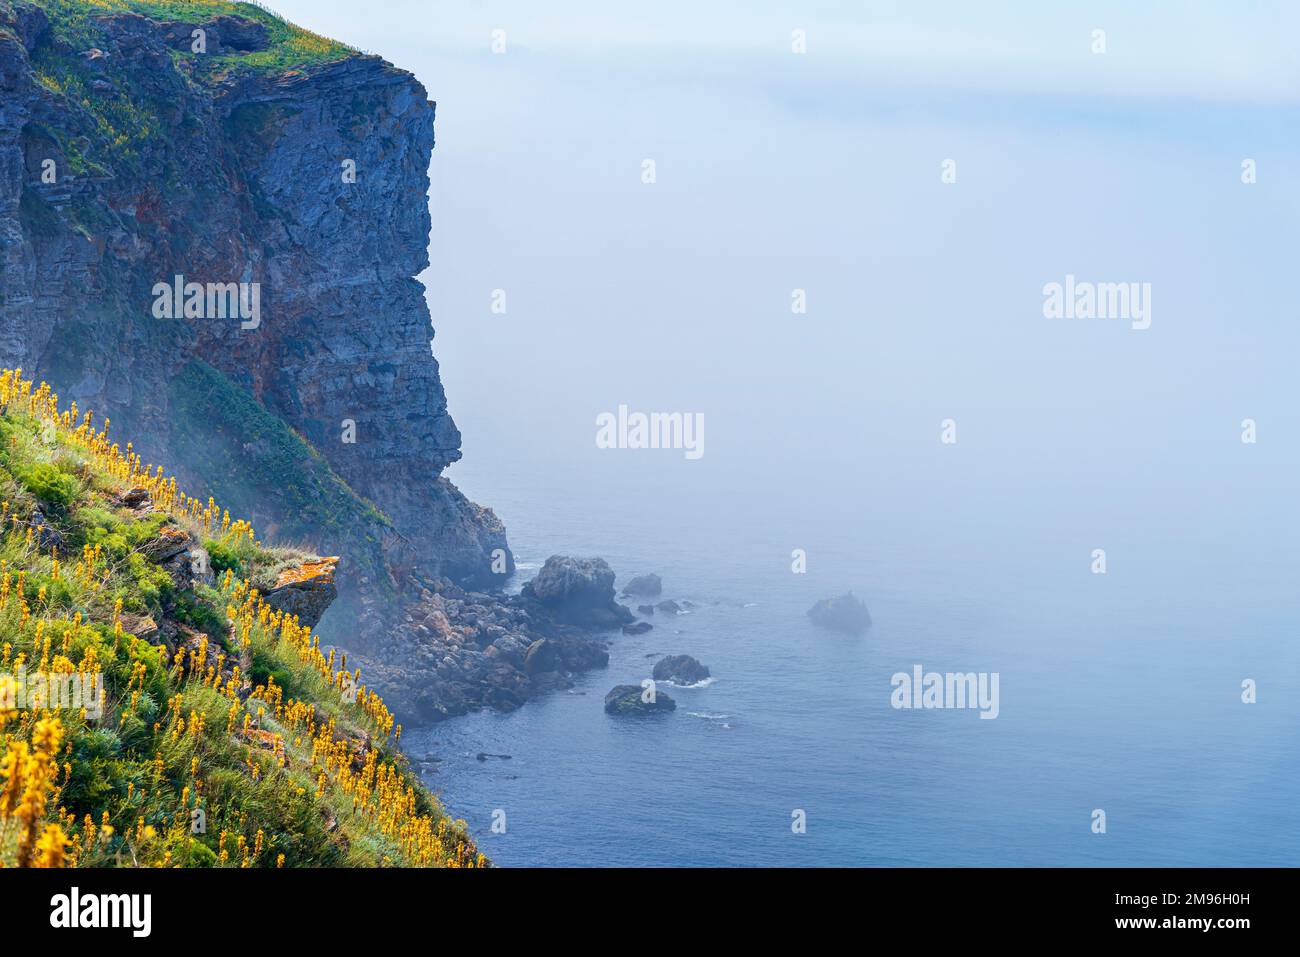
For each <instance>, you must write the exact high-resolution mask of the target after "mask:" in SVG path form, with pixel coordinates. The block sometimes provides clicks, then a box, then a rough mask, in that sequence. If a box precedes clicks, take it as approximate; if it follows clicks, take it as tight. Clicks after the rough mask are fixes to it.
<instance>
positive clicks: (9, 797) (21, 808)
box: [0, 718, 70, 867]
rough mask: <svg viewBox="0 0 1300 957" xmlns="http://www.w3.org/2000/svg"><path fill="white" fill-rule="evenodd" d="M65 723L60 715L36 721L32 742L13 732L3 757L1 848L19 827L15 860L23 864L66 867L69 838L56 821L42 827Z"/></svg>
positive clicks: (0, 774) (0, 761)
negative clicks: (23, 739) (21, 738)
mask: <svg viewBox="0 0 1300 957" xmlns="http://www.w3.org/2000/svg"><path fill="white" fill-rule="evenodd" d="M62 740H63V725H62V724H61V723H60V722H59V720H58V719H57V718H50V719H45V720H42V721H38V722H37V723H36V726H35V728H34V729H33V731H32V741H31V745H30V746H29V745H28V744H27V742H26V741H22V740H18V739H16V738H13V737H10V738H8V740H7V741H6V743H5V754H4V758H3V759H0V847H2V846H4V845H5V843H6V842H7V841H9V840H10V839H11V835H10V830H11V829H14V830H16V835H14V836H13V838H12V839H14V840H15V841H16V850H15V855H14V856H15V860H16V862H17V864H18V866H19V867H31V866H35V867H62V866H63V863H64V851H65V849H66V848H67V846H68V844H69V843H70V842H69V841H68V839H67V838H66V837H65V836H64V834H63V829H62V828H60V827H59V825H58V824H49V825H47V826H46V827H45V829H44V831H43V832H42V831H41V824H42V822H43V821H44V819H45V810H46V806H47V804H48V802H49V800H50V792H51V791H52V790H53V788H54V786H55V778H56V776H57V774H58V770H59V765H58V753H59V743H60V742H61V741H62Z"/></svg>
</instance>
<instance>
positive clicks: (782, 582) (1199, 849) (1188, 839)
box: [403, 453, 1300, 867]
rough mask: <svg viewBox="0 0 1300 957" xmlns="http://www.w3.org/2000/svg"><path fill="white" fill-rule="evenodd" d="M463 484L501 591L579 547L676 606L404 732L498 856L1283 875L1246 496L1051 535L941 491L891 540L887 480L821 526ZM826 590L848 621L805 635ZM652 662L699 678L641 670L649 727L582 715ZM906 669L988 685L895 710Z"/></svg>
mask: <svg viewBox="0 0 1300 957" xmlns="http://www.w3.org/2000/svg"><path fill="white" fill-rule="evenodd" d="M611 454H613V453H611ZM647 454H652V453H647ZM1242 481H1243V482H1244V483H1245V484H1246V485H1247V486H1249V485H1250V482H1249V480H1246V479H1242ZM472 485H473V491H474V494H475V495H476V496H477V497H478V498H480V499H481V500H484V501H490V502H491V503H492V504H493V505H494V507H495V508H496V509H497V511H498V513H499V514H501V515H502V516H503V518H504V519H505V520H506V521H507V524H508V527H509V528H510V530H511V535H512V544H513V548H514V550H515V552H516V557H517V558H518V560H519V565H520V571H519V573H518V576H517V579H518V581H517V583H516V587H517V584H518V582H522V581H523V580H526V579H527V578H529V577H531V576H532V575H533V574H535V573H536V569H537V568H538V567H539V566H540V564H541V563H542V562H543V561H545V559H546V557H547V556H548V555H549V554H552V553H553V552H555V551H557V550H558V551H563V552H566V553H571V554H584V555H586V554H590V555H600V556H603V557H604V558H606V559H607V560H608V561H609V562H610V564H611V565H612V567H613V568H614V569H615V570H616V572H617V573H618V575H619V580H620V581H626V580H627V579H628V578H630V577H631V576H632V575H637V574H644V573H647V572H656V573H658V574H660V575H661V576H662V578H663V581H664V594H663V597H664V598H672V599H675V600H678V601H680V600H681V599H688V600H689V601H690V602H691V607H690V610H689V613H687V614H682V615H677V616H670V617H665V616H664V615H663V614H656V615H655V616H654V617H652V618H650V619H648V620H650V621H652V622H653V624H654V629H653V630H652V631H650V632H648V633H646V634H643V635H638V636H635V637H631V636H624V635H621V634H619V635H613V636H611V638H610V662H609V667H608V668H607V669H600V670H596V671H592V672H588V673H586V674H581V675H578V676H577V677H576V678H575V684H574V687H573V688H572V689H571V690H569V691H567V692H563V691H561V692H557V693H553V694H549V695H546V696H543V697H540V698H538V699H536V700H533V701H530V702H528V703H527V704H526V705H525V706H523V707H522V708H520V709H519V710H518V711H515V712H513V713H510V714H499V713H492V712H486V713H480V714H474V715H470V716H466V717H462V718H457V719H453V720H450V721H447V722H445V723H443V724H440V725H437V726H434V727H433V728H431V729H425V730H421V731H418V732H414V733H411V734H409V735H408V736H407V737H406V738H404V740H403V744H404V746H405V748H406V750H407V751H408V753H410V754H411V755H413V756H416V757H420V758H425V757H428V758H436V759H437V760H436V762H435V763H433V764H431V765H429V767H430V768H434V769H436V770H430V771H429V772H427V773H426V775H425V781H426V783H427V784H428V785H429V787H430V788H432V789H433V790H434V791H435V792H436V793H437V794H438V795H439V796H440V798H441V800H442V801H443V802H444V804H445V806H446V807H447V809H448V810H449V811H450V812H451V813H452V814H453V815H454V816H457V817H460V818H463V819H464V820H465V821H466V822H468V824H469V827H470V829H471V831H472V833H473V834H474V836H475V838H476V840H477V841H478V842H479V845H480V847H481V848H482V850H484V851H485V852H486V853H487V854H488V855H489V856H490V857H491V858H492V860H493V861H495V862H496V863H497V864H499V865H502V866H519V867H526V866H583V867H587V866H595V867H601V866H629V867H669V866H681V865H695V866H734V865H739V866H812V865H823V866H872V867H876V866H879V867H889V866H971V865H988V866H1017V865H1031V866H1032V865H1068V866H1100V865H1118V866H1137V865H1147V866H1153V865H1168V866H1183V865H1210V866H1227V865H1241V866H1256V865H1294V864H1295V863H1296V862H1297V860H1300V818H1298V817H1297V816H1296V814H1295V810H1294V809H1295V806H1296V799H1297V796H1298V795H1297V782H1298V781H1300V749H1297V747H1296V741H1297V732H1300V647H1298V645H1297V637H1298V636H1297V629H1296V627H1295V623H1296V621H1297V617H1296V614H1297V608H1296V600H1295V597H1294V588H1293V587H1292V583H1291V580H1290V579H1291V570H1292V569H1293V568H1294V559H1293V557H1292V556H1291V555H1290V554H1289V540H1288V539H1287V538H1286V537H1285V536H1280V535H1279V536H1278V537H1277V538H1276V539H1274V540H1271V541H1272V545H1269V544H1268V542H1269V541H1270V540H1269V539H1267V537H1265V538H1264V539H1261V538H1260V536H1259V535H1258V533H1257V531H1253V530H1252V531H1250V532H1249V533H1248V534H1246V536H1245V539H1246V540H1244V541H1242V543H1241V547H1240V548H1234V547H1233V541H1234V535H1233V533H1232V529H1234V528H1236V529H1238V534H1237V535H1236V536H1235V538H1236V539H1241V538H1242V534H1241V532H1240V529H1242V528H1247V529H1255V527H1256V526H1255V524H1254V523H1255V520H1256V519H1258V520H1260V521H1267V518H1268V516H1267V508H1266V507H1265V506H1264V505H1262V504H1259V505H1252V504H1251V503H1250V502H1249V500H1248V499H1249V496H1247V501H1245V502H1243V501H1242V499H1241V497H1239V496H1234V495H1231V494H1228V493H1227V492H1225V493H1224V494H1225V501H1224V504H1225V510H1224V511H1223V512H1219V513H1217V514H1218V518H1217V519H1216V518H1215V517H1214V513H1215V510H1214V509H1213V508H1209V507H1206V505H1205V503H1204V501H1203V499H1201V498H1200V497H1199V496H1197V497H1196V498H1195V502H1197V503H1198V504H1188V505H1187V506H1186V507H1185V508H1180V507H1178V506H1169V507H1167V508H1166V509H1165V510H1164V511H1163V512H1162V511H1161V509H1160V507H1159V504H1158V501H1157V500H1158V499H1159V498H1160V496H1159V494H1158V492H1156V493H1155V495H1154V498H1153V499H1151V500H1147V496H1144V495H1138V496H1136V501H1135V502H1134V505H1133V509H1132V512H1131V513H1130V514H1111V515H1108V516H1106V517H1105V518H1100V517H1099V516H1097V515H1092V514H1080V515H1078V516H1075V517H1074V518H1073V519H1071V517H1069V516H1061V515H1053V516H1045V515H1042V514H1037V513H1035V512H1034V511H1033V510H1032V509H1029V510H1027V509H1025V508H1024V507H1022V506H1021V505H1018V503H1017V501H1016V498H1017V495H1016V493H1017V488H1016V486H1015V485H1014V483H1013V484H1012V485H1011V486H1009V487H1008V488H1006V492H1007V497H1006V498H1005V499H1003V500H1002V504H1001V506H1000V507H999V506H997V505H993V504H992V503H993V501H994V499H993V498H992V497H991V496H979V497H978V498H977V504H978V508H976V509H974V510H973V512H972V513H971V514H966V513H964V512H963V506H962V503H961V502H960V501H956V502H951V503H950V504H948V505H944V504H942V503H938V504H936V505H935V506H934V508H933V511H935V512H937V515H934V516H932V519H933V520H931V521H928V522H921V523H918V521H917V519H916V517H915V516H916V514H917V511H916V509H915V508H911V509H909V508H907V507H905V499H906V496H905V494H903V493H901V492H900V493H899V501H898V502H890V501H889V500H888V498H886V500H884V501H881V502H879V503H877V504H876V505H875V506H874V507H872V506H870V505H868V506H867V507H866V508H865V509H864V512H865V514H839V515H835V516H820V515H818V514H816V513H815V510H814V511H812V512H810V511H809V507H811V505H812V504H813V503H809V504H808V506H806V507H801V506H800V503H799V502H797V501H787V502H781V501H774V500H773V499H772V497H770V496H769V495H765V494H753V495H747V494H745V493H744V492H742V491H739V490H738V489H736V488H731V489H728V490H719V492H718V494H716V495H714V496H708V495H703V496H698V497H694V498H692V497H691V496H686V495H682V494H677V493H674V492H673V491H672V490H668V491H665V488H664V487H663V485H661V484H658V483H655V482H646V483H645V485H644V486H643V487H642V488H640V489H637V490H633V491H632V494H630V495H629V494H627V492H628V490H627V489H622V490H620V493H619V494H605V495H599V494H586V493H582V494H579V493H577V492H575V490H574V486H572V485H566V486H559V485H557V486H554V487H551V486H547V485H546V484H545V483H541V484H538V483H534V482H511V481H510V480H509V479H508V478H506V477H500V476H498V477H497V478H495V479H494V478H493V476H492V475H491V473H488V472H478V473H475V474H474V476H473V483H472ZM1062 497H1063V498H1068V496H1062ZM941 498H942V497H941ZM1233 502H1236V503H1237V504H1236V505H1235V506H1233V505H1232V503H1233ZM1084 511H1085V512H1086V510H1084ZM1256 512H1258V513H1259V514H1256ZM1098 526H1100V528H1099V527H1098ZM1099 537H1100V538H1104V539H1105V541H1106V546H1107V547H1106V549H1105V551H1106V558H1107V565H1106V570H1105V572H1104V573H1099V572H1097V571H1096V568H1097V563H1096V558H1095V555H1094V549H1093V547H1092V546H1093V545H1095V544H1097V541H1096V540H1097V539H1098V538H1099ZM557 546H562V547H557ZM795 548H802V549H803V550H804V552H805V554H806V556H807V569H806V571H804V572H802V573H800V572H796V571H795V570H793V569H794V567H795V560H794V558H792V552H793V550H794V549H795ZM849 589H852V591H853V592H854V593H855V594H856V595H857V596H859V597H860V598H862V599H863V600H864V601H865V602H866V603H867V605H868V607H869V609H870V612H871V615H872V617H873V625H872V627H871V628H870V629H869V630H868V631H867V632H865V633H864V634H862V635H860V636H849V635H844V634H838V633H835V632H831V631H826V630H823V629H820V628H817V627H815V626H814V625H813V624H812V623H811V622H810V621H809V619H808V617H807V614H806V613H807V610H808V608H809V607H810V606H812V604H813V603H814V602H815V601H817V600H818V599H820V598H823V597H828V596H831V595H835V594H840V593H842V592H844V591H846V590H849ZM667 654H690V655H693V656H695V657H696V658H698V659H699V660H700V661H702V662H703V663H705V664H706V665H708V666H709V668H710V669H711V672H712V679H711V680H709V681H708V682H706V683H704V684H702V685H701V686H698V687H684V688H677V687H671V686H667V687H665V686H662V685H661V686H660V690H661V691H667V693H668V694H670V695H671V696H672V697H673V699H674V700H675V701H676V703H677V709H676V711H675V712H673V713H671V714H667V715H658V716H652V717H646V718H627V717H613V716H610V715H607V714H606V713H605V712H604V710H603V707H602V705H603V696H604V694H605V693H606V692H607V691H608V690H609V689H610V688H611V687H613V686H614V685H616V684H623V683H634V684H635V683H639V682H640V681H641V680H642V679H643V678H646V677H648V676H649V674H650V670H651V668H652V667H653V664H654V662H655V661H656V660H657V658H658V657H659V656H662V655H667ZM918 665H919V666H921V667H922V668H924V669H925V671H931V670H933V671H937V672H940V673H945V672H949V671H952V672H963V673H964V672H976V673H985V674H992V673H997V674H998V676H999V678H998V681H999V684H998V687H999V702H998V714H997V716H996V718H992V719H988V718H981V717H980V714H979V711H978V710H972V709H969V708H967V709H957V708H951V709H937V708H932V709H910V710H909V709H902V708H895V707H894V706H893V704H892V703H891V695H892V693H893V690H894V684H893V683H892V678H893V676H894V675H895V674H897V673H900V672H902V673H908V674H910V673H911V672H912V671H913V668H914V667H915V666H918ZM1246 682H1252V683H1253V687H1254V689H1255V695H1254V702H1253V703H1247V701H1246V700H1244V698H1243V696H1244V697H1245V698H1249V697H1250V695H1249V694H1247V693H1246V685H1245V684H1244V683H1246ZM480 753H484V754H485V755H490V756H488V757H486V758H485V759H480V758H479V754H480ZM505 756H508V757H505ZM1098 812H1102V814H1103V815H1104V817H1102V816H1099V815H1098ZM1103 822H1104V829H1102V827H1101V824H1102V823H1103Z"/></svg>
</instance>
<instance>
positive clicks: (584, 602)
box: [521, 555, 632, 628]
mask: <svg viewBox="0 0 1300 957" xmlns="http://www.w3.org/2000/svg"><path fill="white" fill-rule="evenodd" d="M521 594H523V595H524V597H525V598H527V599H531V600H533V601H536V602H538V603H540V604H541V605H542V606H543V607H544V608H545V609H546V610H547V611H548V612H549V613H550V614H552V615H553V616H555V617H556V618H558V619H559V620H561V621H567V622H570V623H572V624H576V625H583V626H585V627H589V628H617V627H620V626H622V625H625V624H627V623H628V622H630V621H632V613H631V612H630V611H628V610H627V609H626V608H624V607H623V606H622V605H620V604H619V603H618V602H616V601H615V600H614V571H613V569H611V568H610V567H609V564H608V563H607V562H606V561H605V560H604V559H603V558H571V557H569V556H565V555H552V556H551V557H550V558H548V559H547V560H546V564H545V565H543V566H542V570H541V571H539V572H538V573H537V577H536V578H534V579H533V580H532V581H530V582H528V583H527V584H525V585H524V587H523V589H522V592H521Z"/></svg>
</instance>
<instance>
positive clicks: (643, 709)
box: [605, 685, 677, 715]
mask: <svg viewBox="0 0 1300 957" xmlns="http://www.w3.org/2000/svg"><path fill="white" fill-rule="evenodd" d="M644 693H645V690H644V689H643V688H642V687H641V686H640V685H617V686H616V687H614V688H612V689H611V690H610V692H609V694H607V695H605V713H606V714H618V715H625V714H640V715H645V714H660V713H663V712H667V711H675V710H677V702H676V701H674V700H673V699H672V698H670V697H669V696H668V695H666V694H664V693H663V692H662V691H656V692H655V695H654V700H652V701H643V700H642V695H643V694H644Z"/></svg>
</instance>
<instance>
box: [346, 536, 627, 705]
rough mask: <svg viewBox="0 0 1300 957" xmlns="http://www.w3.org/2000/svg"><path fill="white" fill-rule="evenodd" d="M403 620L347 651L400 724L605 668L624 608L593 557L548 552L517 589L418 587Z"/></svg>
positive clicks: (524, 697) (551, 686)
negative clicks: (358, 650) (372, 642)
mask: <svg viewBox="0 0 1300 957" xmlns="http://www.w3.org/2000/svg"><path fill="white" fill-rule="evenodd" d="M404 610H405V620H404V621H403V622H401V623H399V625H398V626H397V627H396V628H394V629H393V630H392V631H391V632H389V634H388V636H387V637H386V639H385V640H384V641H382V642H380V643H379V645H378V646H377V647H374V648H373V649H367V650H366V651H365V652H364V653H363V654H359V655H357V656H356V658H357V660H359V661H360V663H361V664H362V669H363V670H362V674H363V675H364V676H365V679H366V681H367V682H368V683H369V684H371V685H373V686H374V687H375V688H376V690H378V691H379V692H380V693H381V694H382V695H383V696H384V699H385V701H387V702H388V704H389V706H390V707H392V708H393V709H394V711H395V712H396V713H397V714H399V715H401V716H402V718H403V720H405V721H407V722H408V723H409V724H413V725H416V724H430V723H434V722H437V721H441V720H444V719H446V718H451V717H455V716H457V715H463V714H468V713H469V712H471V711H478V710H481V709H484V708H493V709H496V710H499V711H513V710H515V709H516V708H518V707H520V706H521V705H523V704H524V702H526V701H528V700H529V699H530V698H533V697H536V696H537V695H539V694H544V693H547V692H550V691H555V690H562V689H565V688H570V687H572V686H573V675H574V674H577V673H579V672H583V671H589V670H591V669H593V668H602V667H605V666H606V665H608V664H609V652H608V650H607V648H608V644H609V636H610V635H612V634H613V633H615V632H616V631H617V629H618V628H620V627H622V625H623V624H625V623H627V622H630V621H631V620H632V618H633V616H632V613H631V612H630V611H628V610H627V608H626V607H624V606H623V605H620V604H619V603H618V602H616V601H615V600H614V572H613V571H612V570H611V569H610V568H609V566H608V564H606V563H605V562H604V561H603V560H602V559H598V558H597V559H580V558H568V557H563V556H552V557H551V558H550V559H548V560H547V562H546V564H545V566H544V567H543V568H542V570H541V571H540V572H539V573H538V575H537V577H535V578H534V579H533V580H532V581H530V582H528V583H527V584H525V586H524V588H523V590H522V591H521V592H520V593H519V594H518V595H503V594H489V593H486V592H479V591H473V590H469V589H466V588H463V587H461V586H459V585H457V584H455V583H454V582H452V581H450V580H449V579H445V578H439V579H435V580H433V581H430V582H428V583H427V585H426V587H425V588H424V589H422V590H421V592H420V594H419V599H418V601H415V602H411V603H409V604H407V605H406V606H405V608H404Z"/></svg>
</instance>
